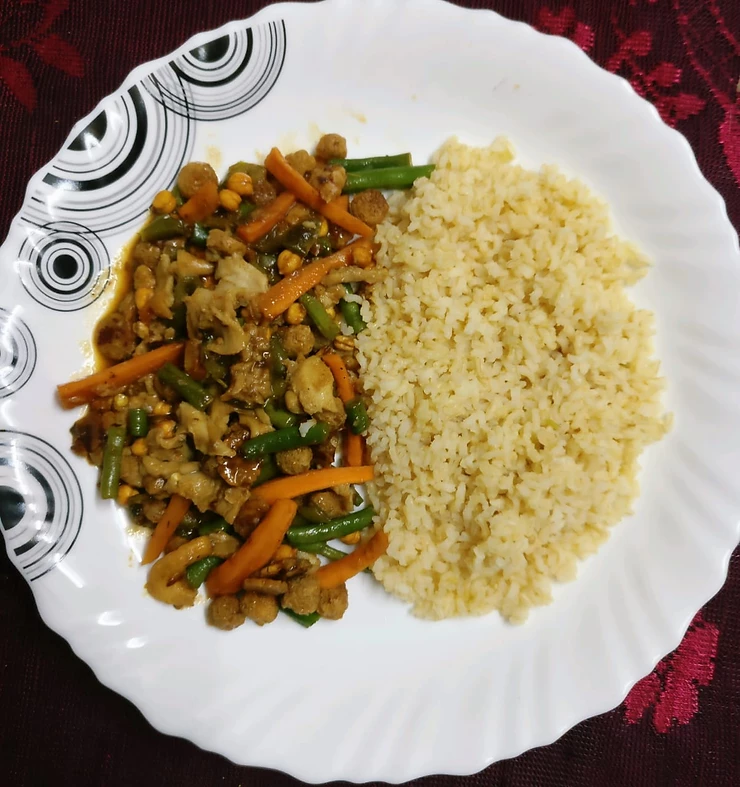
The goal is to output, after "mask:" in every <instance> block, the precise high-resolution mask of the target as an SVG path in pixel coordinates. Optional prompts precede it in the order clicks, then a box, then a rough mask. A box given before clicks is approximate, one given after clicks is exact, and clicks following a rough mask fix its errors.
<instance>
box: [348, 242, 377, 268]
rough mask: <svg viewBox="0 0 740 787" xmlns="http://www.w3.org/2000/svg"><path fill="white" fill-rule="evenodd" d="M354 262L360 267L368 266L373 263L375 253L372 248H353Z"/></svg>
mask: <svg viewBox="0 0 740 787" xmlns="http://www.w3.org/2000/svg"><path fill="white" fill-rule="evenodd" d="M352 262H354V264H355V265H357V266H358V267H360V268H368V267H370V265H372V264H373V253H372V251H371V250H370V249H367V248H365V247H364V246H360V247H358V248H356V249H354V250H353V252H352Z"/></svg>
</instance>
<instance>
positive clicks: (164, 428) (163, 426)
mask: <svg viewBox="0 0 740 787" xmlns="http://www.w3.org/2000/svg"><path fill="white" fill-rule="evenodd" d="M175 426H177V424H176V423H175V422H174V421H162V422H161V423H160V424H159V432H160V434H161V435H162V437H172V435H173V434H175Z"/></svg>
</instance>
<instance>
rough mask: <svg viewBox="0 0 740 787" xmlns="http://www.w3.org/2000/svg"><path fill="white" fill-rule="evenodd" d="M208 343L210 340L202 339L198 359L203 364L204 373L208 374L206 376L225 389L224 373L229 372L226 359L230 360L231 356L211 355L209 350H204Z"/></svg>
mask: <svg viewBox="0 0 740 787" xmlns="http://www.w3.org/2000/svg"><path fill="white" fill-rule="evenodd" d="M208 341H211V340H210V339H205V338H204V339H203V345H201V353H200V358H201V361H202V362H203V368H204V369H205V370H206V372H208V376H209V377H210V378H211V379H212V380H215V381H216V382H217V383H219V384H220V385H222V386H223V387H224V388H226V387H227V386H226V382H225V380H226V372H228V370H229V362H228V359H230V358H232V356H227V355H219V354H218V353H212V352H210V351H209V350H206V349H205V347H204V345H205V344H206V343H207V342H208Z"/></svg>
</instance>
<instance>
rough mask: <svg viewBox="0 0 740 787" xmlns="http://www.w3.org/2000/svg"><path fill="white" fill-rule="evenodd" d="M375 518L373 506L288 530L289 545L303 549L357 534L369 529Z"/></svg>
mask: <svg viewBox="0 0 740 787" xmlns="http://www.w3.org/2000/svg"><path fill="white" fill-rule="evenodd" d="M374 516H375V509H374V508H373V507H372V506H367V508H361V509H360V510H359V511H354V512H353V513H351V514H347V515H346V516H340V517H337V519H332V520H330V521H329V522H325V523H323V524H315V525H309V526H308V527H290V528H288V533H287V539H288V543H290V544H292V545H293V546H294V547H301V546H302V545H303V544H314V543H316V542H317V541H331V539H332V538H343V537H344V536H348V535H349V534H350V533H356V532H357V531H358V530H363V529H364V528H366V527H368V526H369V525H370V524H371V523H372V521H373V517H374Z"/></svg>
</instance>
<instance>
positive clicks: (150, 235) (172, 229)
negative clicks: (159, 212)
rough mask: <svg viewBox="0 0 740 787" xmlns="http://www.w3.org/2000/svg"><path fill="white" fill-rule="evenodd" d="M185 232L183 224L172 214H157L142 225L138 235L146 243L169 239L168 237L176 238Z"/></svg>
mask: <svg viewBox="0 0 740 787" xmlns="http://www.w3.org/2000/svg"><path fill="white" fill-rule="evenodd" d="M184 234H185V225H184V224H183V223H182V222H181V221H180V219H176V218H175V217H174V216H157V218H156V219H153V220H152V221H150V222H149V224H147V225H146V227H142V229H141V231H140V232H139V236H140V237H141V239H142V240H143V241H146V242H147V243H153V242H154V241H158V240H169V239H170V238H177V237H179V236H181V235H184Z"/></svg>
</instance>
